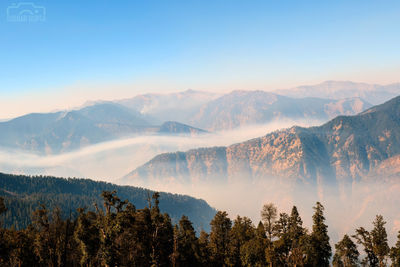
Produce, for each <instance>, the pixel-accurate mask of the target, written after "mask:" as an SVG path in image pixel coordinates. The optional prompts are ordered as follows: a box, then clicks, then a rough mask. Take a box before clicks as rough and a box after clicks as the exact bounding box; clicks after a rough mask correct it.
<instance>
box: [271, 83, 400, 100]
mask: <svg viewBox="0 0 400 267" xmlns="http://www.w3.org/2000/svg"><path fill="white" fill-rule="evenodd" d="M273 92H274V93H277V94H281V95H285V96H289V97H295V98H303V97H319V98H329V99H343V98H352V97H359V98H362V99H364V100H365V101H367V102H369V103H371V104H373V105H378V104H382V103H383V102H385V101H388V100H389V99H391V98H393V97H395V96H398V95H399V94H400V83H393V84H388V85H379V84H367V83H356V82H351V81H325V82H323V83H320V84H316V85H304V86H299V87H295V88H290V89H279V90H274V91H273Z"/></svg>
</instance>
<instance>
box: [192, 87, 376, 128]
mask: <svg viewBox="0 0 400 267" xmlns="http://www.w3.org/2000/svg"><path fill="white" fill-rule="evenodd" d="M369 107H371V104H369V103H368V102H366V101H364V100H362V99H360V98H348V99H340V100H330V99H321V98H311V97H309V98H299V99H296V98H290V97H286V96H281V95H277V94H274V93H270V92H264V91H233V92H231V93H229V94H225V95H223V96H221V97H219V98H217V99H215V100H213V101H211V102H209V103H207V104H206V105H203V106H202V107H201V108H200V110H199V111H198V112H197V113H196V114H195V115H194V116H193V117H191V118H190V119H189V121H188V123H189V124H190V125H195V126H197V127H199V128H202V129H207V130H211V131H218V130H229V129H234V128H238V127H240V126H245V125H253V124H266V123H269V122H272V121H277V120H282V119H288V120H314V121H327V120H328V119H332V118H334V117H336V116H337V115H354V114H357V113H359V112H361V111H363V110H365V109H367V108H369Z"/></svg>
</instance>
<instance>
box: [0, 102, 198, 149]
mask: <svg viewBox="0 0 400 267" xmlns="http://www.w3.org/2000/svg"><path fill="white" fill-rule="evenodd" d="M169 124H170V125H175V127H174V128H168V127H166V125H168V124H163V125H161V126H155V125H153V124H151V123H150V122H149V121H148V117H147V116H145V115H142V114H140V113H139V112H136V111H134V110H131V109H128V108H126V107H124V106H122V105H119V104H115V103H112V102H102V103H97V104H95V105H92V106H87V107H84V108H81V109H78V110H71V111H64V112H55V113H43V114H39V113H36V114H35V113H33V114H28V115H25V116H22V117H18V118H15V119H12V120H9V121H6V122H0V146H3V147H9V148H21V149H24V150H28V151H34V152H42V153H46V154H56V153H61V152H67V151H71V150H73V149H78V148H81V147H84V146H86V145H90V144H96V143H100V142H104V141H109V140H113V139H118V138H121V137H127V136H132V135H137V134H154V133H158V134H201V133H205V131H202V130H200V129H197V128H193V127H191V126H189V125H184V124H181V123H178V122H169ZM180 130H182V132H180Z"/></svg>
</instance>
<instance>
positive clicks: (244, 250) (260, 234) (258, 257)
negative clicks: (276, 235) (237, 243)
mask: <svg viewBox="0 0 400 267" xmlns="http://www.w3.org/2000/svg"><path fill="white" fill-rule="evenodd" d="M265 249H266V235H265V229H264V225H263V224H262V222H259V224H258V226H257V229H256V230H255V236H254V237H253V238H252V239H251V240H249V241H247V242H245V243H244V244H243V245H242V246H241V248H240V259H241V264H242V266H248V267H253V266H255V267H261V266H265Z"/></svg>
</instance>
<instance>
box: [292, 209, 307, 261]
mask: <svg viewBox="0 0 400 267" xmlns="http://www.w3.org/2000/svg"><path fill="white" fill-rule="evenodd" d="M288 234H289V240H290V243H291V244H290V252H289V259H288V260H289V261H288V264H289V265H290V266H302V265H303V264H304V261H305V257H306V255H305V252H306V251H305V244H306V242H307V241H306V239H307V237H306V234H307V232H306V229H305V228H304V227H303V221H302V219H301V217H300V214H299V212H298V210H297V207H296V206H293V208H292V212H291V214H290V217H289V227H288Z"/></svg>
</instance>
